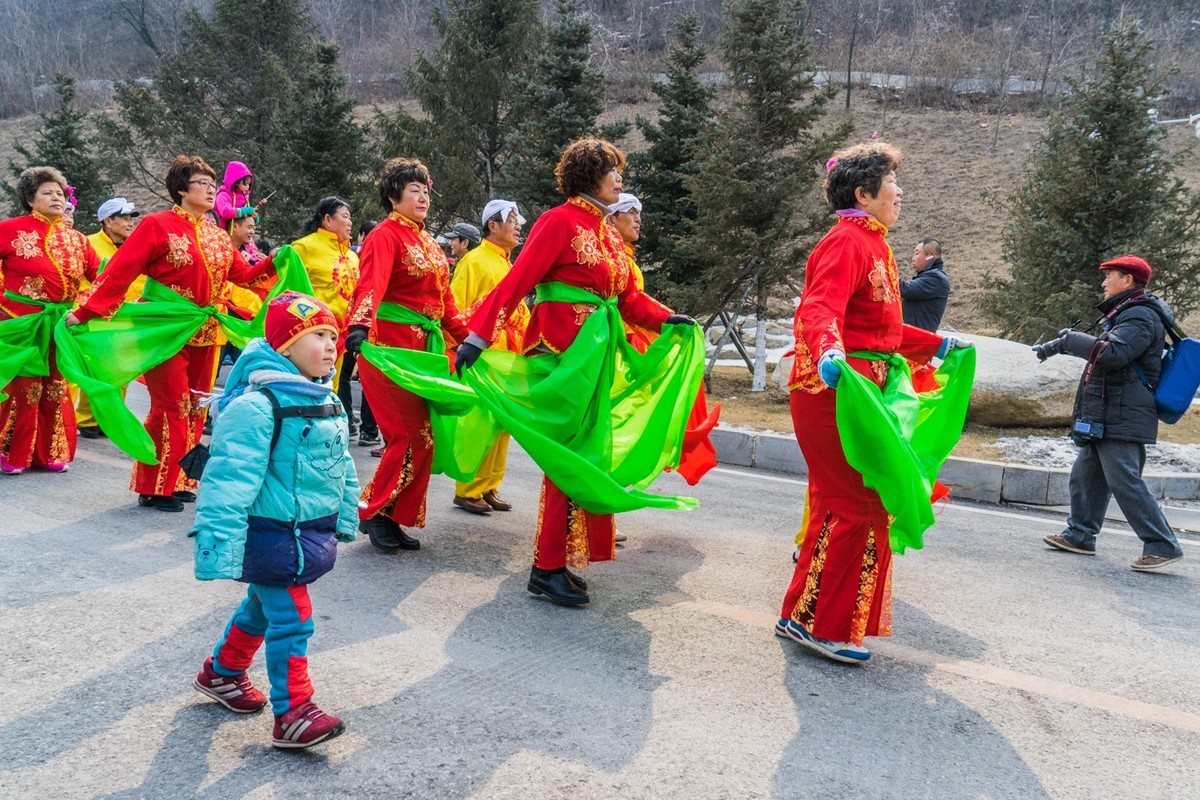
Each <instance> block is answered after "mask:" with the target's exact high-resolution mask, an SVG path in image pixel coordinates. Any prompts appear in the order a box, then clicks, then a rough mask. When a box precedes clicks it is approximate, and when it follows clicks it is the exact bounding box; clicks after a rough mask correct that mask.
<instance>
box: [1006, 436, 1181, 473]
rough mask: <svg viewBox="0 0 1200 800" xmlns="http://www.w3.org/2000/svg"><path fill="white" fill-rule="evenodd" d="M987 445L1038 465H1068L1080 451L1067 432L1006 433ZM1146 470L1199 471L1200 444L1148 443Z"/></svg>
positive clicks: (1012, 456) (1009, 457) (1021, 460)
mask: <svg viewBox="0 0 1200 800" xmlns="http://www.w3.org/2000/svg"><path fill="white" fill-rule="evenodd" d="M988 447H994V448H996V449H997V450H999V451H1000V457H999V459H998V460H1000V461H1012V462H1016V463H1020V464H1033V465H1034V466H1038V467H1069V466H1071V465H1072V464H1074V463H1075V455H1076V454H1077V453H1078V452H1079V448H1078V447H1076V446H1075V443H1074V442H1072V441H1071V438H1070V437H1069V436H1058V437H1050V436H1005V437H1003V438H1001V439H997V440H996V442H995V444H989V445H988ZM1146 472H1188V473H1196V472H1200V445H1196V444H1170V443H1167V442H1161V443H1159V444H1156V445H1150V446H1149V447H1147V448H1146Z"/></svg>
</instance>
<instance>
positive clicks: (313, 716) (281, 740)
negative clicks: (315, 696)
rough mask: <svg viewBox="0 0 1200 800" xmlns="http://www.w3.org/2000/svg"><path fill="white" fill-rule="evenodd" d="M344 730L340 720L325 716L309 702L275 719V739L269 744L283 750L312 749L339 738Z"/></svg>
mask: <svg viewBox="0 0 1200 800" xmlns="http://www.w3.org/2000/svg"><path fill="white" fill-rule="evenodd" d="M345 730H346V726H345V724H343V723H342V721H341V720H340V719H338V718H337V717H334V716H332V715H330V714H326V713H325V712H324V711H322V710H321V709H319V708H317V707H316V705H315V704H314V703H312V702H311V701H309V702H307V703H304V704H302V705H300V706H297V707H296V708H293V709H292V710H291V711H289V712H287V713H286V714H284V715H283V716H277V717H275V739H274V741H273V742H271V744H273V745H275V746H276V747H279V748H285V749H300V748H303V747H312V746H313V745H314V744H320V743H321V742H325V741H328V740H330V739H332V738H334V737H335V736H341V735H342V732H343V731H345Z"/></svg>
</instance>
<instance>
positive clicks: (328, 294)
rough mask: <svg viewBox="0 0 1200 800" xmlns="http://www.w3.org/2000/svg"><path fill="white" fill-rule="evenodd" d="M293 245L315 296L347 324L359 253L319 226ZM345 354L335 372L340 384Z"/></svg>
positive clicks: (356, 283) (339, 358) (335, 383)
mask: <svg viewBox="0 0 1200 800" xmlns="http://www.w3.org/2000/svg"><path fill="white" fill-rule="evenodd" d="M292 249H293V250H295V251H296V255H298V256H300V260H301V261H302V262H304V270H305V272H307V273H308V280H309V282H311V283H312V288H313V296H314V297H316V298H317V299H318V300H320V301H321V302H322V303H324V304H325V305H327V306H329V310H330V311H332V312H333V315H334V316H335V317H337V319H338V322H339V323H341V324H343V325H345V323H346V308H347V307H348V306H349V304H350V298H352V297H353V296H354V287H356V286H358V253H356V252H354V251H353V250H351V249H350V242H349V241H345V242H344V241H342V240H340V239H339V238H338V235H337V234H336V233H333V232H332V231H327V230H325V229H324V228H318V229H317V230H315V231H313V232H312V233H310V234H308V235H307V236H303V237H301V238H299V239H297V240H296V241H294V242H292ZM341 373H342V357H341V356H340V355H339V356H338V360H337V369H336V372H335V373H334V376H333V385H334V386H335V387H336V386H337V385H338V383H339V381H340V380H341Z"/></svg>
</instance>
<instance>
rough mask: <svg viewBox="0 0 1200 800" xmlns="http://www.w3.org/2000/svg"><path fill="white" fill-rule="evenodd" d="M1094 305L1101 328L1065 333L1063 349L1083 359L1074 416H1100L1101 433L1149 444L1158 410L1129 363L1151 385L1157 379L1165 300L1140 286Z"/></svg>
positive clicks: (1096, 419)
mask: <svg viewBox="0 0 1200 800" xmlns="http://www.w3.org/2000/svg"><path fill="white" fill-rule="evenodd" d="M1096 308H1098V309H1100V311H1101V312H1102V313H1104V317H1103V319H1102V322H1103V323H1104V332H1103V333H1101V334H1100V335H1099V336H1091V335H1089V334H1086V333H1082V332H1080V331H1070V332H1069V333H1067V334H1066V336H1065V337H1064V342H1063V352H1064V353H1069V354H1071V355H1073V356H1078V357H1079V358H1084V359H1087V365H1086V366H1085V367H1084V368H1083V376H1082V377H1081V378H1080V379H1079V389H1078V391H1077V392H1076V393H1075V409H1074V412H1073V413H1074V417H1075V419H1076V420H1088V421H1091V422H1102V423H1103V424H1104V436H1103V438H1105V439H1116V440H1119V441H1126V442H1142V443H1144V444H1153V443H1154V442H1155V441H1156V440H1157V439H1158V410H1157V409H1156V407H1155V405H1154V395H1153V393H1152V392H1151V390H1150V389H1149V388H1147V386H1146V384H1145V383H1143V382H1142V378H1141V377H1140V376H1139V375H1138V374H1137V371H1136V370H1135V369H1134V368H1133V365H1134V364H1137V365H1138V366H1139V367H1141V370H1142V374H1143V375H1144V376H1145V378H1146V381H1147V382H1148V383H1149V384H1150V386H1157V385H1158V377H1159V375H1160V374H1161V372H1162V354H1163V347H1164V337H1165V336H1166V328H1165V326H1164V325H1163V316H1165V317H1166V318H1167V319H1168V320H1170V321H1171V324H1172V325H1174V320H1175V318H1174V315H1173V314H1172V313H1171V310H1170V309H1169V308H1167V305H1166V303H1164V302H1163V301H1162V300H1160V299H1158V298H1157V297H1155V296H1154V295H1152V294H1146V290H1145V289H1143V288H1140V287H1134V288H1133V289H1130V290H1128V291H1125V292H1122V293H1121V294H1118V295H1116V296H1114V297H1110V298H1108V299H1107V300H1105V301H1103V302H1102V303H1100V304H1098V305H1097V306H1096ZM1155 309H1157V310H1155ZM1160 314H1161V315H1163V316H1160Z"/></svg>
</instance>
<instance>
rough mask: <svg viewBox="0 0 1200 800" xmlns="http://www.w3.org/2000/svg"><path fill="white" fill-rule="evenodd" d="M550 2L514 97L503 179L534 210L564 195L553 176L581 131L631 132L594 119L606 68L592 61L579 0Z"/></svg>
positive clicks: (589, 31) (615, 136) (588, 25)
mask: <svg viewBox="0 0 1200 800" xmlns="http://www.w3.org/2000/svg"><path fill="white" fill-rule="evenodd" d="M554 7H555V11H556V18H555V20H554V22H553V24H551V25H550V27H549V29H548V30H547V35H546V44H545V48H544V52H543V54H542V55H541V56H540V57H539V58H538V59H537V63H536V64H535V65H534V68H533V72H532V74H531V76H530V83H529V85H528V86H527V87H526V89H525V90H524V91H523V92H522V93H521V95H520V97H519V99H518V110H519V112H520V114H521V122H520V124H519V127H518V130H517V134H516V136H514V140H513V146H514V162H515V163H514V164H513V165H512V169H511V171H510V172H509V178H510V180H509V181H508V182H507V183H508V184H509V186H511V190H510V191H511V193H512V194H513V196H514V197H515V198H516V199H518V200H519V201H520V202H522V203H523V204H525V205H527V206H528V207H529V208H530V210H531V211H533V212H534V213H540V212H541V211H544V210H545V209H547V208H550V207H551V206H554V205H557V204H559V203H561V202H562V201H563V199H564V198H563V197H562V196H561V195H559V193H558V188H557V185H556V183H555V179H554V165H555V164H557V163H558V157H559V155H561V153H562V150H563V148H564V147H566V146H567V145H568V144H570V143H571V142H573V141H574V140H576V139H578V138H580V137H581V136H589V135H597V136H602V137H604V138H607V139H610V140H619V139H620V138H622V137H623V136H624V135H625V134H626V133H628V132H629V125H628V124H626V123H614V124H609V125H603V126H597V124H596V119H597V118H598V117H599V116H600V112H601V111H603V110H604V73H603V72H602V71H601V70H600V68H599V67H597V66H596V65H595V64H593V63H592V60H591V52H590V48H591V43H592V37H593V34H594V30H593V26H592V20H591V18H590V17H589V16H588V14H587V12H586V10H585V9H584V5H583V0H554Z"/></svg>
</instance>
